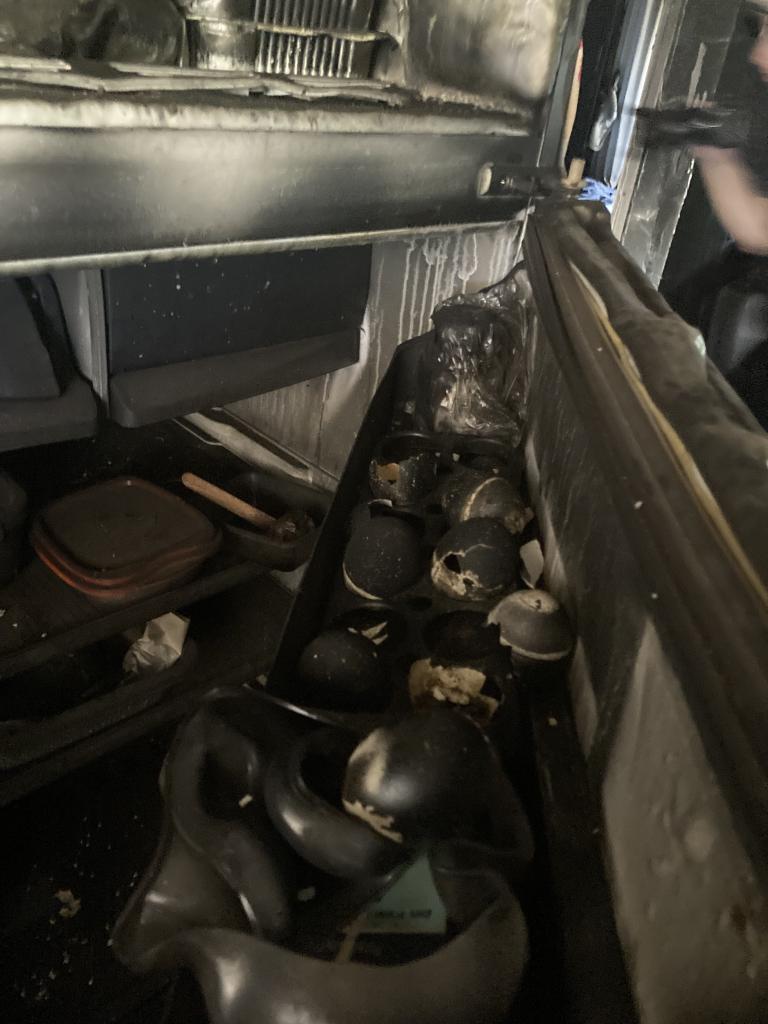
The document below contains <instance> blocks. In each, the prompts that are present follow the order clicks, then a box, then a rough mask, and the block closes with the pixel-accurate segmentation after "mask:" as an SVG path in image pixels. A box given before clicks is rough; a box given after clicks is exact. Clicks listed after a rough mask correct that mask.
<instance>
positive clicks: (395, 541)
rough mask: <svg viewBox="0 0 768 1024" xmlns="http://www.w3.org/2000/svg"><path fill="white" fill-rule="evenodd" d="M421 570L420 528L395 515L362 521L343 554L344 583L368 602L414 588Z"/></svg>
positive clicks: (384, 598)
mask: <svg viewBox="0 0 768 1024" xmlns="http://www.w3.org/2000/svg"><path fill="white" fill-rule="evenodd" d="M421 572H422V557H421V541H420V539H419V534H418V532H417V530H416V529H415V528H414V527H413V526H412V525H411V524H410V523H408V522H406V521H405V520H403V519H399V518H396V517H393V516H380V517H376V518H370V519H369V520H368V521H366V522H361V523H360V524H359V525H358V527H357V529H356V530H355V532H354V533H353V534H352V537H351V539H350V541H349V544H348V545H347V550H346V553H345V555H344V583H345V585H346V587H347V589H348V590H350V591H351V592H352V593H353V594H357V595H358V597H363V598H365V599H366V600H369V601H380V600H387V599H389V598H393V597H396V596H397V595H398V594H400V593H402V592H403V591H404V590H407V589H408V588H409V587H412V586H413V585H414V584H415V583H416V582H417V580H418V579H419V577H420V576H421Z"/></svg>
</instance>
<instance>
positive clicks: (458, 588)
mask: <svg viewBox="0 0 768 1024" xmlns="http://www.w3.org/2000/svg"><path fill="white" fill-rule="evenodd" d="M519 559H520V555H519V546H518V544H517V541H516V540H515V539H514V537H512V535H511V534H510V532H509V530H507V529H506V528H505V527H504V526H502V524H501V523H500V522H499V521H498V520H496V519H468V520H467V522H465V523H460V524H459V525H458V526H454V527H453V529H451V530H449V531H448V533H446V534H445V536H444V537H443V539H442V540H441V541H440V543H439V544H438V546H437V548H436V549H435V553H434V555H433V557H432V583H433V584H434V585H435V587H436V588H437V589H438V590H439V591H440V592H441V593H443V594H447V595H448V596H449V597H452V598H454V599H456V600H459V601H486V600H488V599H489V598H493V597H498V596H499V595H500V594H503V593H504V591H505V590H509V589H510V588H511V587H512V586H513V585H514V583H515V578H516V576H517V568H518V563H519Z"/></svg>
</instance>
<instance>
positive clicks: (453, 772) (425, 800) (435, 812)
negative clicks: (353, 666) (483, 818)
mask: <svg viewBox="0 0 768 1024" xmlns="http://www.w3.org/2000/svg"><path fill="white" fill-rule="evenodd" d="M497 770H498V766H497V764H496V761H495V755H494V753H493V750H492V748H491V746H490V743H489V742H488V740H487V739H486V737H485V735H484V734H483V732H482V730H481V729H480V728H479V726H478V725H476V724H475V723H474V722H472V721H471V720H470V719H469V718H468V717H467V716H466V715H464V714H461V713H460V712H455V711H449V710H442V709H441V710H437V711H431V712H424V713H421V714H415V715H411V716H410V717H408V718H405V719H403V720H402V721H400V722H398V723H397V724H396V725H393V726H385V727H382V728H380V729H376V730H375V731H374V732H372V733H371V734H370V735H369V736H367V737H366V739H364V740H363V741H362V743H360V745H359V746H358V747H357V748H356V750H355V751H354V752H353V754H352V756H351V757H350V759H349V763H348V764H347V770H346V773H345V777H344V788H343V793H342V796H343V802H344V807H345V809H346V810H347V811H348V812H349V813H350V814H352V815H354V816H355V817H357V818H360V819H361V820H363V821H365V822H367V823H368V824H369V825H370V826H371V828H373V829H375V830H376V831H377V832H379V833H380V834H381V835H383V836H387V838H389V839H391V840H392V841H393V842H397V843H403V844H405V845H406V846H421V845H423V844H427V843H431V842H435V841H438V840H441V839H451V838H455V837H458V836H462V835H471V834H472V833H473V831H474V830H475V826H476V822H477V818H478V813H479V810H480V807H479V802H480V800H481V797H480V796H479V794H484V793H485V792H486V790H487V787H488V784H489V780H491V779H492V778H494V777H495V776H494V772H495V771H497Z"/></svg>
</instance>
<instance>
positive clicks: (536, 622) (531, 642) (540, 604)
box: [488, 590, 573, 662]
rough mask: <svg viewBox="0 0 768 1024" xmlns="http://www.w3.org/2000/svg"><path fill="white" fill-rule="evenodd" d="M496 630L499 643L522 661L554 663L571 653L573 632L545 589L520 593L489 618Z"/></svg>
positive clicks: (559, 608) (508, 597)
mask: <svg viewBox="0 0 768 1024" xmlns="http://www.w3.org/2000/svg"><path fill="white" fill-rule="evenodd" d="M488 624H489V625H492V626H498V627H499V635H500V639H501V643H502V644H503V645H504V646H505V647H509V648H510V650H511V652H512V655H513V656H514V657H516V658H519V659H522V660H524V661H539V662H542V661H543V662H555V661H562V660H563V658H567V657H568V655H569V654H570V653H571V651H572V650H573V633H572V631H571V625H570V623H569V621H568V617H567V616H566V614H565V612H564V611H563V609H562V607H561V606H560V604H559V602H558V601H556V600H555V598H554V597H552V595H551V594H549V593H547V591H546V590H519V591H517V593H515V594H509V595H508V596H507V597H505V598H504V600H503V601H501V602H499V604H497V605H496V607H495V608H494V609H493V611H492V612H491V613H490V615H489V616H488Z"/></svg>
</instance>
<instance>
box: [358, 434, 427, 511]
mask: <svg viewBox="0 0 768 1024" xmlns="http://www.w3.org/2000/svg"><path fill="white" fill-rule="evenodd" d="M436 480H437V456H436V455H435V453H434V452H429V451H421V452H414V453H413V454H410V455H408V456H407V457H403V458H398V457H397V452H395V451H394V450H393V451H392V452H391V454H390V455H389V456H388V454H387V448H386V446H385V447H384V448H383V449H382V451H381V452H380V453H379V454H378V455H377V456H376V457H375V458H374V459H372V460H371V464H370V466H369V469H368V481H369V483H370V487H371V493H372V494H373V495H374V497H376V498H383V499H385V500H387V501H391V502H392V504H393V505H394V506H396V507H403V506H404V507H408V506H411V505H414V504H415V503H416V502H418V501H419V500H420V499H421V498H423V497H424V496H425V495H426V494H428V493H429V492H430V491H431V490H432V489H433V487H434V486H435V483H436Z"/></svg>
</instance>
